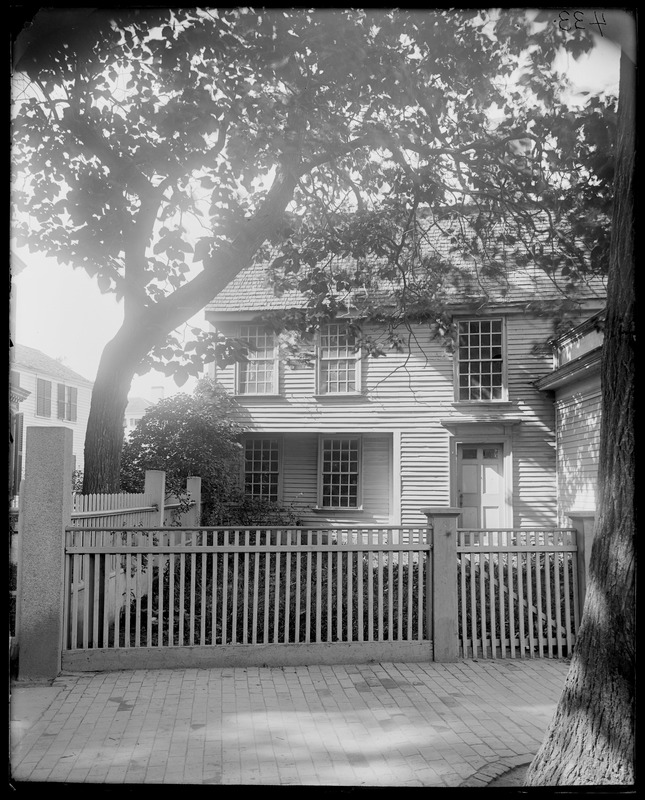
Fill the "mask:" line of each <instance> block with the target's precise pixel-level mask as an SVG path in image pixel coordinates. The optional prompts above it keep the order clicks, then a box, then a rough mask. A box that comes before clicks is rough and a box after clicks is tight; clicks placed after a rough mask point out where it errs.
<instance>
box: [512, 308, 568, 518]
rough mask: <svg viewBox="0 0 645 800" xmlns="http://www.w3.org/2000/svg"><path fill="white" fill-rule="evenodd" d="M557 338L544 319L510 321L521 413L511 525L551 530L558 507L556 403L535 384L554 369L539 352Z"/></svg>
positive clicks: (516, 431) (515, 444)
mask: <svg viewBox="0 0 645 800" xmlns="http://www.w3.org/2000/svg"><path fill="white" fill-rule="evenodd" d="M552 335H553V324H552V322H551V321H550V320H548V319H546V318H544V317H533V316H524V315H522V316H516V317H509V318H508V319H507V321H506V338H507V372H508V396H509V400H510V401H511V402H514V403H516V404H517V406H518V407H519V409H520V411H521V417H522V422H521V424H520V425H518V426H516V428H515V429H514V431H513V492H514V502H513V517H514V519H513V525H515V526H518V527H531V526H542V525H553V524H554V521H555V515H556V508H557V501H556V477H555V475H556V473H555V466H556V457H555V433H554V431H555V414H554V409H553V401H552V400H551V399H550V398H549V397H548V396H547V395H545V394H544V393H542V392H538V391H537V390H536V389H535V387H534V385H533V384H534V382H535V381H536V380H537V379H538V378H540V377H542V376H543V375H547V374H549V372H550V371H551V370H552V369H553V361H552V356H551V355H550V353H549V354H547V353H542V354H540V351H538V352H536V350H535V348H536V345H541V344H543V343H544V342H545V341H547V339H549V337H550V336H552Z"/></svg>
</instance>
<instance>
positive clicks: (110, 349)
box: [83, 324, 152, 494]
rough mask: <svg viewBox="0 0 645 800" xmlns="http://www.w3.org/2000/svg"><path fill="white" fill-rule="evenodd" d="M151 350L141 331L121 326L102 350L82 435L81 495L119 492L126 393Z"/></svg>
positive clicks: (150, 345) (126, 401)
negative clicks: (83, 443)
mask: <svg viewBox="0 0 645 800" xmlns="http://www.w3.org/2000/svg"><path fill="white" fill-rule="evenodd" d="M151 347H152V343H149V339H148V337H146V336H145V335H144V331H141V330H138V331H135V330H133V329H132V328H130V327H128V326H126V325H125V324H124V325H122V326H121V328H120V329H119V331H118V332H117V334H116V336H115V337H114V338H113V339H112V340H111V341H110V342H108V343H107V345H106V346H105V349H104V350H103V354H102V355H101V360H100V362H99V368H98V371H97V373H96V381H95V383H94V388H93V389H92V402H91V404H90V415H89V418H88V422H87V433H86V434H85V464H84V469H83V494H93V493H94V492H118V491H119V469H120V464H121V451H122V449H123V422H124V418H125V408H126V406H127V404H128V392H129V391H130V386H131V385H132V379H133V378H134V375H135V373H136V370H137V367H138V366H139V364H140V362H141V359H142V358H143V357H144V356H145V355H146V353H148V352H149V350H150V348H151Z"/></svg>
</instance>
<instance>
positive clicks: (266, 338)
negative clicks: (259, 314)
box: [238, 325, 276, 394]
mask: <svg viewBox="0 0 645 800" xmlns="http://www.w3.org/2000/svg"><path fill="white" fill-rule="evenodd" d="M240 338H241V339H242V340H243V341H244V342H246V343H247V344H248V346H249V351H248V354H247V358H248V361H245V362H241V363H240V364H239V372H238V374H239V386H238V391H239V393H240V394H273V392H274V391H275V388H274V387H275V369H276V364H275V341H274V336H273V334H272V333H270V332H269V331H266V330H264V329H263V328H261V327H260V326H258V325H242V326H241V328H240Z"/></svg>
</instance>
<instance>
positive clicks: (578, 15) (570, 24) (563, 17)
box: [556, 10, 607, 36]
mask: <svg viewBox="0 0 645 800" xmlns="http://www.w3.org/2000/svg"><path fill="white" fill-rule="evenodd" d="M593 15H594V19H593V21H592V22H588V23H587V24H588V25H589V26H591V25H597V26H598V33H599V34H600V35H601V36H604V34H603V32H602V27H601V26H602V25H606V24H607V23H606V22H605V15H604V14H603V12H602V11H600V12H598V11H594V12H593ZM572 16H573V19H571V17H572ZM599 16H600V19H598V17H599ZM584 21H585V12H584V11H579V10H578V11H574V12H573V15H572V13H571V12H570V11H561V12H560V14H559V20H556V22H559V25H558V27H559V28H560V30H562V31H570V30H573V29H574V28H577V29H578V30H582V29H584V27H585V25H584Z"/></svg>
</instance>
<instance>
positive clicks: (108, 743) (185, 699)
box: [11, 659, 568, 787]
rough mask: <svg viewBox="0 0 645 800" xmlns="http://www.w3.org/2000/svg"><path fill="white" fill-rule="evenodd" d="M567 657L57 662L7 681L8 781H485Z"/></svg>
mask: <svg viewBox="0 0 645 800" xmlns="http://www.w3.org/2000/svg"><path fill="white" fill-rule="evenodd" d="M567 669H568V664H567V663H566V662H563V661H555V660H547V659H536V660H527V661H523V660H522V661H520V660H499V661H495V660H480V661H460V662H457V663H454V664H435V663H426V664H411V663H383V664H369V665H347V666H320V667H317V666H316V667H314V666H310V667H284V668H279V667H272V668H269V667H263V668H254V667H250V668H236V669H187V670H137V671H131V672H112V673H98V674H80V673H78V674H73V675H72V674H64V675H61V676H60V677H59V678H57V679H56V680H55V681H54V683H53V685H52V686H51V687H49V688H47V687H46V688H43V687H34V688H30V687H20V686H19V685H18V686H14V687H13V691H12V709H11V711H12V725H11V733H12V739H11V770H12V780H13V782H14V783H22V782H51V783H54V782H68V783H97V784H127V785H130V784H148V783H153V784H154V783H163V784H229V785H230V784H242V785H267V784H268V785H270V784H273V785H287V784H293V785H316V786H397V787H398V786H452V787H456V786H481V785H484V784H485V783H487V782H488V781H490V780H491V779H492V778H494V777H495V776H496V775H499V774H500V772H503V771H505V770H508V769H510V768H511V767H513V766H517V765H520V764H524V763H527V762H528V761H530V760H531V758H532V756H533V754H534V753H535V752H536V751H537V748H538V746H539V744H540V742H541V740H542V737H543V735H544V732H545V730H546V727H547V725H548V723H549V721H550V719H551V716H552V714H553V711H554V710H555V706H556V703H557V700H558V698H559V695H560V692H561V690H562V686H563V684H564V678H565V675H566V672H567ZM36 692H39V693H40V694H39V695H38V696H36V694H35V693H36ZM30 695H31V701H30Z"/></svg>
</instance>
